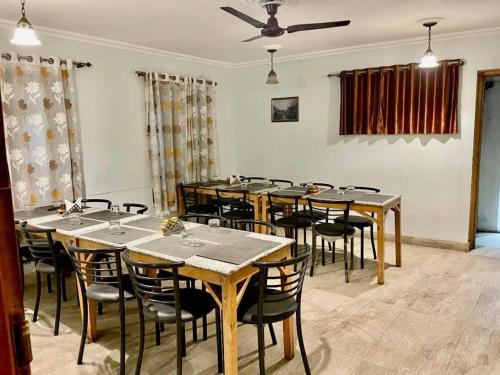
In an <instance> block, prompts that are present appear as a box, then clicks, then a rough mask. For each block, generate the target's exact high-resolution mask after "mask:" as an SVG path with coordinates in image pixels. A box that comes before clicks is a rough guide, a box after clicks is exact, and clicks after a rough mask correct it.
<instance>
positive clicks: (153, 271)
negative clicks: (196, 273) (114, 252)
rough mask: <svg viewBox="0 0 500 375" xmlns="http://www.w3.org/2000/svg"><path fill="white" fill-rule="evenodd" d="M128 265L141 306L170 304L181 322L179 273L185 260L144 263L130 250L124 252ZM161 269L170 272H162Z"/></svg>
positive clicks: (124, 258) (123, 255)
mask: <svg viewBox="0 0 500 375" xmlns="http://www.w3.org/2000/svg"><path fill="white" fill-rule="evenodd" d="M122 258H123V261H124V262H125V264H126V266H127V270H128V273H129V275H130V279H131V280H132V286H133V288H134V292H135V296H136V298H137V302H138V303H139V306H140V307H141V308H142V306H148V305H150V304H152V303H158V304H163V305H169V306H172V307H174V308H175V312H176V318H177V322H178V323H180V322H181V304H180V293H179V273H178V270H179V268H180V267H183V266H184V262H174V263H167V262H165V263H143V262H138V261H135V260H133V259H132V258H131V257H130V252H129V251H128V250H126V251H125V252H124V253H123V254H122ZM159 270H166V271H168V272H163V273H161V276H158V271H159Z"/></svg>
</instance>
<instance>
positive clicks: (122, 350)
mask: <svg viewBox="0 0 500 375" xmlns="http://www.w3.org/2000/svg"><path fill="white" fill-rule="evenodd" d="M119 307H120V375H125V302H124V301H120V303H119Z"/></svg>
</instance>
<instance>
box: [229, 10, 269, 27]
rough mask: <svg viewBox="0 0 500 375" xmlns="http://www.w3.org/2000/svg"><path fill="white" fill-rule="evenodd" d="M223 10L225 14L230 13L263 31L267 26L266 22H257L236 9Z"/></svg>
mask: <svg viewBox="0 0 500 375" xmlns="http://www.w3.org/2000/svg"><path fill="white" fill-rule="evenodd" d="M221 9H222V10H223V11H225V12H228V13H229V14H232V15H233V16H235V17H238V18H239V19H240V20H243V21H245V22H247V23H249V24H250V25H252V26H254V27H256V28H258V29H262V28H264V27H266V26H267V25H266V24H265V23H264V22H260V21H259V20H256V19H255V18H252V17H250V16H247V15H246V14H245V13H241V12H240V11H238V10H236V9H234V8H231V7H221Z"/></svg>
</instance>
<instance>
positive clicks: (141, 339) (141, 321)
mask: <svg viewBox="0 0 500 375" xmlns="http://www.w3.org/2000/svg"><path fill="white" fill-rule="evenodd" d="M155 326H156V327H158V326H159V323H155ZM144 331H145V329H144V314H143V313H142V309H140V308H139V352H138V353H137V364H136V366H135V375H140V374H141V367H142V358H143V356H144V336H145V332H144Z"/></svg>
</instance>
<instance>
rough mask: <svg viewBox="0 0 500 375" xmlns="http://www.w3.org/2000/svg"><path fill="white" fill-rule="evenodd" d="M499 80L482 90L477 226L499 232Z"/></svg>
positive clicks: (488, 230) (483, 229)
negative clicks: (481, 132) (482, 105)
mask: <svg viewBox="0 0 500 375" xmlns="http://www.w3.org/2000/svg"><path fill="white" fill-rule="evenodd" d="M499 145H500V81H497V82H495V85H494V86H493V87H492V88H490V89H488V90H486V92H485V93H484V107H483V136H482V144H481V168H480V171H479V198H478V222H477V229H478V230H481V231H485V232H500V147H499Z"/></svg>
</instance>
